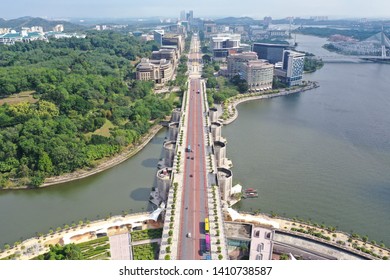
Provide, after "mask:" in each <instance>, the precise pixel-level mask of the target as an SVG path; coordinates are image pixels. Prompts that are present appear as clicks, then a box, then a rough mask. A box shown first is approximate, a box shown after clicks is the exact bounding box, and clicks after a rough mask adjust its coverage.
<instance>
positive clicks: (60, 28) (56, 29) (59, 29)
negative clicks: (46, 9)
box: [53, 24, 64, 32]
mask: <svg viewBox="0 0 390 280" xmlns="http://www.w3.org/2000/svg"><path fill="white" fill-rule="evenodd" d="M53 31H54V32H64V25H63V24H57V25H56V26H54V28H53Z"/></svg>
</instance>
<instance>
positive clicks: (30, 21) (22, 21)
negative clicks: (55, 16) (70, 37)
mask: <svg viewBox="0 0 390 280" xmlns="http://www.w3.org/2000/svg"><path fill="white" fill-rule="evenodd" d="M57 24H63V25H64V29H65V31H66V32H74V31H82V30H84V29H85V27H84V26H81V25H77V24H74V23H71V22H68V21H63V20H60V21H50V20H46V19H43V18H35V17H21V18H17V19H10V20H5V19H3V18H0V28H5V27H8V28H12V29H15V30H16V31H19V30H20V29H21V28H22V27H31V26H42V27H43V30H44V31H45V32H46V31H51V30H52V29H53V27H54V26H56V25H57Z"/></svg>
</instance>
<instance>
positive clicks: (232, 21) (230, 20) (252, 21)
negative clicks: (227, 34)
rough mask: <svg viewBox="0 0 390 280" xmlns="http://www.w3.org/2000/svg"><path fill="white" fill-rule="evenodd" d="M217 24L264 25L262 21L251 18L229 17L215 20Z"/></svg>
mask: <svg viewBox="0 0 390 280" xmlns="http://www.w3.org/2000/svg"><path fill="white" fill-rule="evenodd" d="M215 22H216V23H217V24H237V25H241V24H244V25H262V24H263V21H262V20H256V19H253V18H250V17H227V18H221V19H217V20H215Z"/></svg>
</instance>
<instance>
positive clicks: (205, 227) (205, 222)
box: [204, 218, 210, 233]
mask: <svg viewBox="0 0 390 280" xmlns="http://www.w3.org/2000/svg"><path fill="white" fill-rule="evenodd" d="M204 231H205V232H206V233H208V232H210V223H209V218H205V219H204Z"/></svg>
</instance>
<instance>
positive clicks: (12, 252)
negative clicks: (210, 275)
mask: <svg viewBox="0 0 390 280" xmlns="http://www.w3.org/2000/svg"><path fill="white" fill-rule="evenodd" d="M239 213H240V214H241V215H242V216H243V218H245V219H248V220H251V219H253V218H262V219H265V220H267V221H274V222H277V223H278V224H279V226H280V228H278V229H277V228H275V230H276V231H279V232H282V233H283V232H284V233H287V234H291V235H293V236H296V237H301V238H305V239H307V240H312V241H313V242H318V243H320V244H325V245H328V246H332V247H335V248H338V249H340V250H344V251H347V252H351V253H353V254H356V255H360V256H363V257H366V258H369V259H380V258H382V259H383V257H387V258H389V257H390V248H389V247H387V246H384V247H381V246H380V245H379V244H373V243H372V241H368V240H367V241H363V240H362V239H361V238H359V237H358V238H354V237H352V236H351V234H349V233H347V232H343V231H339V230H329V229H328V228H326V227H320V226H318V225H314V224H312V223H307V222H305V221H302V220H296V219H291V218H287V217H282V216H275V217H273V216H272V215H270V214H266V213H256V214H255V213H248V212H239ZM149 215H150V212H138V213H132V214H125V215H123V214H122V215H114V216H110V217H107V218H105V219H99V220H93V221H87V222H83V223H79V224H77V225H76V224H74V225H72V226H68V227H67V228H59V229H57V230H52V232H49V233H46V234H39V236H32V237H30V238H28V239H25V240H20V241H18V242H17V243H16V244H14V245H10V244H9V248H7V249H6V248H0V259H3V258H7V257H11V258H14V259H15V260H30V259H32V258H34V257H37V256H38V255H41V254H43V253H46V252H48V251H49V245H55V244H60V245H64V241H65V239H69V240H70V241H72V240H71V239H72V237H76V236H82V235H85V233H87V232H95V233H96V230H97V229H99V230H101V228H103V227H107V228H108V227H111V226H117V225H118V223H120V224H122V225H125V224H128V223H129V220H131V219H138V220H144V219H145V218H147V217H148V216H149ZM294 228H299V229H305V230H309V229H312V230H315V231H318V232H321V233H322V234H323V236H327V237H329V240H326V239H323V238H318V237H315V236H313V235H310V234H308V233H301V232H297V231H296V230H294ZM107 233H108V232H107ZM96 238H97V237H96V236H95V237H94V238H92V239H96ZM89 240H91V239H88V240H83V239H80V240H78V241H73V242H69V243H75V244H78V243H82V242H85V241H89ZM67 243H68V242H67ZM354 244H355V245H354ZM354 246H357V247H363V248H367V249H368V248H369V249H370V250H371V251H372V252H373V253H375V254H377V255H378V256H379V257H380V258H377V257H376V256H373V255H370V254H369V253H366V252H362V251H361V250H359V249H357V248H355V247H354ZM32 249H34V250H32Z"/></svg>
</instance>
